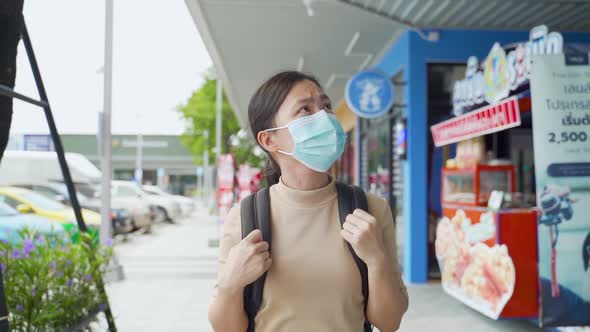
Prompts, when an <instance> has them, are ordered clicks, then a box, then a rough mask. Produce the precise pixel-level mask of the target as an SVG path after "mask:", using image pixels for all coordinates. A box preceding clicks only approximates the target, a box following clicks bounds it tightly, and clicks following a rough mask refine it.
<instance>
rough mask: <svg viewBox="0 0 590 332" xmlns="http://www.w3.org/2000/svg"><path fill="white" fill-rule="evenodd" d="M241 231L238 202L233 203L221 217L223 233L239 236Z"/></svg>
mask: <svg viewBox="0 0 590 332" xmlns="http://www.w3.org/2000/svg"><path fill="white" fill-rule="evenodd" d="M241 232H242V226H241V218H240V204H235V205H234V206H233V207H232V208H231V209H230V210H229V212H228V213H227V215H226V216H225V218H223V233H224V234H226V235H231V236H232V237H241V234H242V233H241Z"/></svg>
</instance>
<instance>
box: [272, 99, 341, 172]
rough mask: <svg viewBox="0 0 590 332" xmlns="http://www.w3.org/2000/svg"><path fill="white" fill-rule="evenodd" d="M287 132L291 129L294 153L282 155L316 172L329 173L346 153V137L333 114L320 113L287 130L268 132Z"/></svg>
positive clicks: (301, 120) (288, 125) (300, 120)
mask: <svg viewBox="0 0 590 332" xmlns="http://www.w3.org/2000/svg"><path fill="white" fill-rule="evenodd" d="M284 128H288V129H289V132H290V133H291V137H293V142H294V144H295V147H294V149H293V151H292V152H285V151H281V150H279V152H280V153H283V154H286V155H289V156H292V157H293V158H295V159H296V160H298V161H299V162H300V163H302V164H303V165H305V166H307V167H309V168H311V169H313V170H315V171H318V172H325V171H327V170H328V169H330V166H332V164H334V162H335V161H336V160H338V158H340V156H341V155H342V152H344V144H345V143H346V134H345V133H344V130H343V129H342V126H341V125H340V122H338V119H337V118H336V116H334V114H329V113H327V112H326V111H324V110H321V111H319V112H317V113H316V114H314V115H310V116H306V117H303V118H299V119H296V120H293V121H291V122H289V123H288V124H287V125H286V126H283V127H277V128H271V129H267V130H265V131H273V130H279V129H284Z"/></svg>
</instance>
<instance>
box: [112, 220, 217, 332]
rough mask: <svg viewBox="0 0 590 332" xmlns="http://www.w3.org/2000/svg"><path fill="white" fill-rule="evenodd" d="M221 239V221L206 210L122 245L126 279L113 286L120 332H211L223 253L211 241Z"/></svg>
mask: <svg viewBox="0 0 590 332" xmlns="http://www.w3.org/2000/svg"><path fill="white" fill-rule="evenodd" d="M215 233H216V223H215V219H214V218H213V217H210V216H208V215H207V214H206V213H205V211H204V210H200V211H197V212H196V213H194V214H193V216H191V217H190V218H187V219H185V220H182V221H179V223H178V224H175V225H169V224H160V225H156V227H154V230H153V234H134V235H133V236H131V237H130V239H129V241H127V242H125V243H118V244H117V246H116V253H117V256H118V259H119V262H120V263H121V264H122V265H123V267H124V272H125V277H126V278H125V280H124V281H122V282H116V283H111V284H109V285H107V293H108V295H109V299H110V303H111V306H112V310H113V314H114V316H115V321H116V324H117V328H118V330H119V331H122V332H127V331H129V332H140V331H141V332H151V331H154V332H155V331H179V332H180V331H210V327H209V323H208V320H207V306H208V303H209V299H210V296H211V290H212V288H213V285H214V280H215V276H216V267H217V266H216V265H217V250H216V249H210V248H208V247H207V241H208V239H209V237H211V236H214V235H215Z"/></svg>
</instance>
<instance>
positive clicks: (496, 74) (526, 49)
mask: <svg viewBox="0 0 590 332" xmlns="http://www.w3.org/2000/svg"><path fill="white" fill-rule="evenodd" d="M562 53H563V36H562V35H561V34H560V33H558V32H551V33H549V29H548V28H547V26H545V25H541V26H538V27H535V28H533V29H532V30H531V32H530V34H529V41H527V42H526V43H520V44H518V45H517V46H516V47H513V48H512V49H511V50H510V51H509V52H508V54H507V53H506V51H505V50H504V49H503V48H502V47H501V46H500V44H499V43H495V44H494V45H493V46H492V49H491V50H490V53H489V54H488V56H487V57H486V59H485V61H484V62H483V63H482V65H481V67H480V64H479V61H478V59H477V57H475V56H472V57H469V59H467V70H466V71H465V79H463V80H460V81H457V82H455V86H454V89H453V114H455V115H456V116H459V115H461V114H464V113H465V112H467V111H470V110H471V109H475V108H478V107H480V106H482V105H483V104H485V103H487V104H490V105H494V104H496V103H498V102H499V101H501V100H502V99H504V98H506V97H508V96H509V95H510V94H511V93H512V92H514V91H516V90H518V89H520V88H522V87H523V86H525V85H526V84H528V81H529V75H530V66H531V64H530V63H531V57H532V56H534V55H543V54H562Z"/></svg>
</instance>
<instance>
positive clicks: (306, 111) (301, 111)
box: [298, 107, 309, 113]
mask: <svg viewBox="0 0 590 332" xmlns="http://www.w3.org/2000/svg"><path fill="white" fill-rule="evenodd" d="M298 113H309V109H308V108H307V107H303V108H301V109H300V110H299V112H298Z"/></svg>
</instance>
